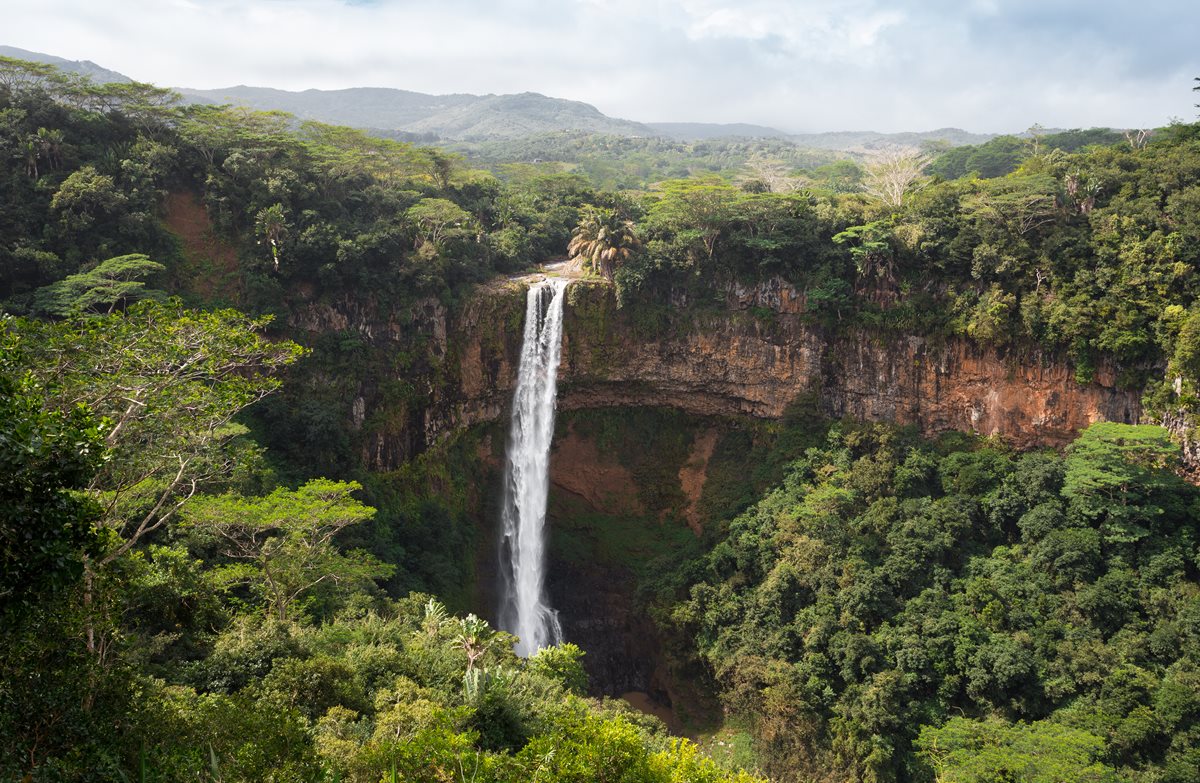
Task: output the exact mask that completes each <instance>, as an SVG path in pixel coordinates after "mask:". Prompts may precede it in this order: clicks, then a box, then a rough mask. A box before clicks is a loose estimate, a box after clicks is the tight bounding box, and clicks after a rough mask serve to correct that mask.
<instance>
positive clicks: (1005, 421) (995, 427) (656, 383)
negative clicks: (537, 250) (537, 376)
mask: <svg viewBox="0 0 1200 783" xmlns="http://www.w3.org/2000/svg"><path fill="white" fill-rule="evenodd" d="M571 294H572V296H571V297H570V298H569V300H568V308H567V317H566V323H565V328H564V341H565V345H564V354H563V364H562V369H561V373H560V388H561V392H560V397H559V405H560V407H562V408H563V409H568V410H569V409H574V408H594V407H610V406H627V405H638V406H641V405H665V406H670V407H675V408H679V409H681V410H685V411H688V412H690V413H695V414H700V415H722V416H728V415H747V416H753V417H759V418H778V417H781V416H783V415H784V412H785V410H786V409H787V407H788V405H789V404H790V403H791V402H792V401H794V400H795V399H796V398H797V397H798V396H800V395H804V394H807V395H810V396H815V398H816V399H817V400H818V403H819V405H820V407H821V409H822V410H823V411H824V412H825V413H826V414H828V415H830V416H833V417H842V416H849V417H852V418H857V419H864V420H873V421H892V422H897V423H901V424H913V425H916V426H917V427H919V428H920V429H921V430H922V431H923V432H925V433H927V434H936V433H939V432H944V431H947V430H963V431H970V432H977V433H979V434H981V435H995V436H998V437H1000V438H1002V439H1003V440H1005V441H1007V442H1009V443H1012V444H1013V445H1014V446H1016V447H1018V448H1029V447H1034V446H1046V445H1048V446H1058V445H1062V444H1065V443H1067V442H1069V441H1070V440H1071V439H1073V437H1074V436H1075V433H1077V432H1078V431H1079V430H1080V429H1082V428H1084V427H1086V426H1087V425H1089V424H1091V423H1092V422H1094V421H1098V420H1108V421H1118V422H1127V423H1133V422H1137V421H1138V420H1139V418H1140V415H1141V406H1140V404H1139V394H1138V393H1137V392H1136V391H1132V390H1122V389H1118V388H1117V387H1116V383H1115V373H1114V372H1112V370H1111V369H1109V368H1101V369H1100V370H1099V371H1098V372H1097V373H1096V374H1095V379H1094V380H1093V381H1092V382H1090V383H1086V384H1081V383H1078V382H1077V381H1076V380H1075V375H1074V370H1073V369H1072V368H1071V367H1070V366H1069V365H1068V364H1066V363H1065V362H1063V361H1061V360H1058V359H1055V358H1053V357H1049V356H1046V355H1045V354H1043V353H1040V352H1037V351H1028V352H1024V353H1016V352H1009V353H1001V352H1000V351H998V350H996V349H994V348H985V347H980V346H978V345H976V344H974V343H972V342H969V341H967V340H963V339H948V340H940V341H935V340H931V339H927V338H923V337H917V336H912V335H894V334H893V335H878V334H871V333H869V332H867V331H864V330H858V329H839V330H830V329H825V328H821V327H819V326H815V325H813V324H811V323H809V322H808V321H807V319H805V317H804V307H803V298H802V296H800V295H799V294H798V293H797V292H796V291H795V290H794V289H791V288H790V287H788V286H786V285H784V284H782V283H780V282H779V281H769V282H767V283H764V284H761V285H759V286H757V287H731V288H730V289H729V291H728V294H727V297H726V302H725V307H723V308H711V307H710V308H705V309H699V308H690V307H680V308H678V309H676V310H674V311H666V312H660V313H658V314H657V317H655V318H646V317H645V314H644V313H639V312H637V311H636V310H633V309H630V310H629V311H626V310H622V309H619V308H617V306H616V301H615V298H614V297H613V295H612V292H611V290H610V289H609V288H608V287H606V286H603V285H598V284H596V283H588V282H579V283H576V284H575V285H574V286H573V287H572V289H571ZM470 312H471V311H470V308H468V310H467V317H466V321H465V323H463V324H461V325H459V326H458V327H457V328H456V329H454V330H452V331H453V332H454V333H457V334H459V335H460V336H461V337H462V338H463V339H464V344H463V348H462V350H461V352H459V353H458V355H457V357H456V358H457V361H458V362H459V364H458V368H457V369H458V375H459V379H460V383H459V384H458V385H457V387H456V388H453V389H450V390H448V391H449V393H450V394H451V395H452V396H453V397H454V399H446V400H444V401H442V404H440V405H438V406H435V410H438V411H440V412H438V413H434V414H433V415H432V416H431V417H430V418H429V419H428V420H427V421H428V427H427V435H428V436H430V437H437V435H438V434H439V433H440V432H445V431H447V430H449V429H451V428H453V427H454V426H461V425H464V424H470V423H474V422H477V421H485V420H490V419H493V418H495V417H497V416H499V415H501V414H502V412H503V409H504V405H505V403H506V402H507V398H508V395H509V392H510V390H511V384H512V378H513V377H514V375H515V373H514V368H513V366H512V363H513V361H515V359H514V358H513V354H512V352H511V348H510V347H509V346H507V345H506V343H505V341H503V340H496V339H492V341H491V342H490V343H485V342H484V340H482V339H481V337H482V335H480V334H479V332H478V330H479V329H480V328H482V327H483V324H481V323H479V322H478V321H477V320H472V319H471V317H470ZM473 330H474V331H473Z"/></svg>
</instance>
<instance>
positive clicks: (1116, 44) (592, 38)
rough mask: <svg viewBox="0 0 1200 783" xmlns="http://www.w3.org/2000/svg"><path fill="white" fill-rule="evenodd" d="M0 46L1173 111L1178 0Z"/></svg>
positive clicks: (972, 104) (582, 13)
mask: <svg viewBox="0 0 1200 783" xmlns="http://www.w3.org/2000/svg"><path fill="white" fill-rule="evenodd" d="M5 6H6V8H5V21H6V24H5V28H6V32H7V36H6V40H0V43H8V44H11V45H14V46H20V47H23V48H26V49H34V50H37V51H43V52H48V53H51V54H57V55H59V56H62V57H68V58H72V59H91V60H94V61H95V62H97V63H99V64H101V65H103V66H105V67H109V68H113V69H115V70H118V71H121V72H123V73H126V74H128V75H130V76H132V77H134V78H137V79H141V80H146V81H154V82H156V83H159V84H166V85H175V86H191V87H223V86H229V85H232V84H239V83H242V84H256V85H263V86H272V87H280V88H284V89H304V88H308V87H319V88H337V87H351V86H388V87H400V88H404V89H410V90H419V91H423V92H474V93H486V92H521V91H525V90H533V91H538V92H543V93H547V94H550V95H555V96H559V97H565V98H574V99H578V100H584V101H588V102H591V103H594V104H596V105H597V106H598V108H600V109H601V110H602V111H604V112H606V113H608V114H611V115H614V116H622V117H628V118H631V119H638V120H647V121H650V120H707V121H719V122H757V123H763V124H773V125H776V126H780V127H783V128H788V129H804V130H825V129H845V128H876V129H880V130H899V129H920V128H928V127H936V126H944V125H957V126H960V127H966V128H969V129H974V130H1019V129H1021V128H1025V127H1027V126H1029V125H1030V124H1032V123H1034V122H1041V123H1042V124H1043V125H1047V126H1070V127H1075V126H1089V125H1093V124H1107V125H1152V124H1161V123H1163V122H1165V121H1166V120H1167V119H1168V118H1169V117H1171V116H1173V115H1178V116H1182V117H1193V116H1194V115H1195V110H1194V109H1193V107H1192V103H1193V102H1194V100H1193V95H1192V93H1191V92H1190V90H1189V88H1190V86H1191V84H1190V80H1191V76H1194V75H1200V58H1198V57H1197V50H1196V49H1195V47H1194V45H1193V46H1189V45H1187V41H1188V39H1187V36H1186V31H1185V30H1183V29H1182V28H1184V27H1186V26H1184V25H1180V24H1179V22H1178V18H1181V17H1182V18H1186V17H1187V14H1188V13H1189V12H1190V11H1189V7H1188V6H1187V5H1186V4H1185V3H1184V2H1183V0H1175V2H1161V1H1155V2H1151V3H1149V4H1146V5H1145V6H1144V7H1142V8H1141V9H1140V10H1139V13H1138V14H1137V15H1135V17H1133V18H1132V19H1128V18H1126V17H1127V15H1123V14H1119V13H1116V12H1109V11H1106V10H1105V8H1104V7H1103V6H1097V5H1095V4H1091V3H1086V4H1085V3H1084V2H1082V0H1080V2H1075V3H1071V2H1058V3H1052V4H1048V3H1045V2H1044V1H1043V0H1036V1H1035V0H1006V1H1005V2H1004V3H1000V2H997V0H969V1H968V2H965V3H964V2H961V0H909V1H908V2H884V0H841V1H839V0H741V2H735V1H734V0H560V2H558V3H554V4H550V3H545V2H536V1H535V0H492V1H491V2H484V1H483V0H441V2H438V3H421V2H416V0H373V1H372V0H356V1H355V2H354V3H352V4H351V3H347V2H344V1H343V0H168V1H167V2H162V0H108V2H106V3H103V4H97V3H94V2H91V1H90V0H5Z"/></svg>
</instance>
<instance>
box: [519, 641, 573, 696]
mask: <svg viewBox="0 0 1200 783" xmlns="http://www.w3.org/2000/svg"><path fill="white" fill-rule="evenodd" d="M583 654H584V653H583V650H581V649H579V648H578V647H577V646H575V645H574V644H571V643H570V642H563V643H562V644H559V645H556V646H554V647H543V648H542V649H540V650H538V651H537V653H536V654H534V656H533V657H532V658H530V659H529V669H530V671H534V672H537V673H538V674H541V675H543V676H545V677H548V678H550V679H552V680H556V681H558V682H560V683H562V685H563V687H564V688H566V689H567V690H568V691H570V692H571V693H575V694H578V695H582V694H583V693H584V692H586V691H587V672H585V671H584V670H583V660H582V659H583Z"/></svg>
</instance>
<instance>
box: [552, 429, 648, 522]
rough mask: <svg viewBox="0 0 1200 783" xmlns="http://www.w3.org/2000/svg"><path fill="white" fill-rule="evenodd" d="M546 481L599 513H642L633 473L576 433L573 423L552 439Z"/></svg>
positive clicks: (643, 511)
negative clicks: (551, 450)
mask: <svg viewBox="0 0 1200 783" xmlns="http://www.w3.org/2000/svg"><path fill="white" fill-rule="evenodd" d="M550 481H551V482H553V483H554V485H555V486H556V487H558V488H559V489H561V490H564V491H566V492H569V493H571V494H572V495H575V496H577V497H579V498H582V499H583V500H584V501H585V502H586V503H587V504H588V505H589V506H591V507H592V508H593V509H595V510H596V511H599V512H601V513H604V514H627V515H630V516H641V515H642V514H645V513H646V510H645V509H644V508H642V504H641V503H640V502H639V501H638V499H637V483H636V482H635V481H634V479H633V474H631V473H630V472H629V471H628V470H627V469H626V468H625V467H624V466H622V465H621V464H620V463H618V462H617V461H616V457H615V456H613V455H602V454H601V453H600V451H599V450H598V449H597V448H596V444H595V442H594V441H592V440H590V439H588V438H584V437H582V436H580V435H579V434H578V433H576V432H575V428H574V427H571V428H569V429H568V430H567V432H566V434H565V435H564V436H563V437H561V438H558V439H557V440H555V441H554V451H553V453H552V454H551V455H550Z"/></svg>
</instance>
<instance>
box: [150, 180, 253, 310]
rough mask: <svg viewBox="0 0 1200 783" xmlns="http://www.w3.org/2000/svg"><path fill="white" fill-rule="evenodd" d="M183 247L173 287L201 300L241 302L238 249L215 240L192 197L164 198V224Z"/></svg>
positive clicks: (197, 201)
mask: <svg viewBox="0 0 1200 783" xmlns="http://www.w3.org/2000/svg"><path fill="white" fill-rule="evenodd" d="M163 222H164V223H165V224H166V226H167V229H168V230H169V231H170V232H171V233H172V234H174V235H175V236H177V237H178V238H179V241H180V243H181V244H182V245H183V259H184V262H183V265H182V267H181V268H179V269H177V270H176V277H177V278H178V279H177V281H176V283H177V284H178V285H179V286H180V287H181V288H183V289H184V290H187V291H189V292H190V293H193V294H195V295H196V296H199V297H201V298H203V299H207V300H212V299H224V300H227V301H229V302H232V303H236V302H237V301H239V299H240V298H241V279H240V276H239V274H238V271H239V268H238V257H237V249H236V248H234V247H233V246H232V245H230V244H229V243H228V242H226V241H225V240H224V239H222V238H221V237H219V236H217V234H216V232H215V231H214V230H213V225H212V221H211V220H209V217H208V212H207V211H206V210H205V209H204V205H203V204H201V203H200V199H199V198H197V197H196V194H195V193H189V192H178V193H170V194H168V195H167V213H166V216H165V219H164V221H163Z"/></svg>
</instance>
